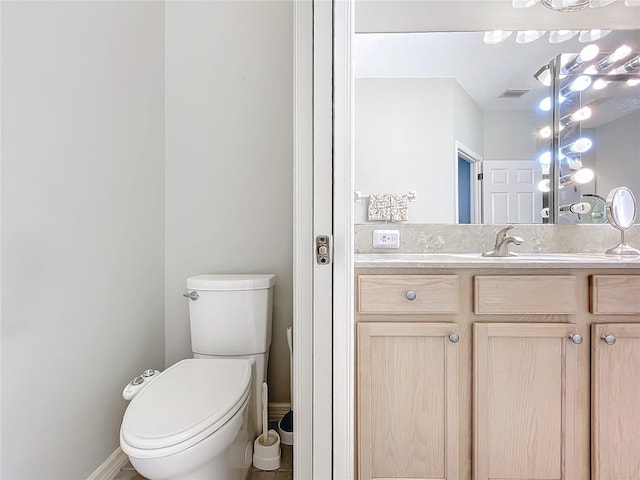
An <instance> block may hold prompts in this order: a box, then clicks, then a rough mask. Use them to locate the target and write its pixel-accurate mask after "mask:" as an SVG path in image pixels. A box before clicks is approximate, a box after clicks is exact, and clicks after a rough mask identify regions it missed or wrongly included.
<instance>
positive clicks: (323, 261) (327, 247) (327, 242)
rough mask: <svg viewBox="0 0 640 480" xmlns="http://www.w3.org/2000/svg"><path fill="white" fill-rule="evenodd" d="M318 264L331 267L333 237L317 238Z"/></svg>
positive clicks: (323, 236) (322, 236) (318, 236)
mask: <svg viewBox="0 0 640 480" xmlns="http://www.w3.org/2000/svg"><path fill="white" fill-rule="evenodd" d="M316 263H317V264H318V265H329V264H330V263H331V236H330V235H317V236H316Z"/></svg>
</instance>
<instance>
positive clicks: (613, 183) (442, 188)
mask: <svg viewBox="0 0 640 480" xmlns="http://www.w3.org/2000/svg"><path fill="white" fill-rule="evenodd" d="M634 14H635V15H639V13H638V12H637V11H634ZM565 15H567V14H565ZM568 15H571V14H568ZM591 30H594V32H592V33H591V35H592V36H591V37H590V38H586V36H587V33H583V34H582V35H580V32H581V31H576V32H575V35H573V36H572V37H571V38H569V39H564V38H561V35H562V34H563V32H562V31H561V30H555V31H554V32H553V38H551V32H549V31H547V32H545V33H544V34H542V37H541V38H539V39H537V40H531V41H527V40H529V39H527V38H525V35H524V34H521V35H520V36H518V33H517V32H515V31H514V32H513V34H512V35H511V36H510V38H507V39H506V40H504V41H500V42H497V43H496V42H495V41H494V40H495V39H492V38H488V37H487V35H486V32H485V31H482V32H423V33H412V32H403V33H391V32H385V33H359V34H356V36H355V40H354V76H355V95H354V96H355V98H354V105H355V107H354V112H355V113H354V124H355V128H354V138H355V181H354V183H355V190H356V192H357V193H356V195H355V197H354V200H355V201H356V208H355V221H356V223H369V222H371V221H372V220H370V218H372V217H371V216H370V208H369V206H370V205H371V204H372V202H377V201H382V202H383V203H384V202H385V201H387V202H388V201H391V202H393V201H394V200H395V201H396V202H397V205H398V206H399V208H400V209H404V212H405V213H406V215H405V216H404V217H403V218H406V219H407V220H408V222H410V223H441V224H442V223H445V224H451V223H495V224H503V223H545V222H548V221H549V220H548V218H545V215H544V210H545V207H548V205H547V201H548V200H547V198H546V196H545V194H544V193H543V192H542V191H541V190H540V189H539V185H540V182H541V180H543V173H544V165H543V163H544V161H545V160H544V157H543V159H542V160H541V159H540V156H541V154H543V153H544V152H545V151H547V150H549V142H550V140H549V138H550V137H549V136H547V135H545V132H544V131H543V134H542V136H541V135H540V132H541V130H542V129H543V127H545V126H549V127H551V126H552V113H553V112H552V111H553V109H552V108H551V109H545V110H544V111H543V110H541V108H540V102H541V100H543V99H544V98H545V97H548V96H549V95H550V87H549V86H548V84H547V85H543V83H542V82H541V81H539V80H538V79H536V78H535V75H536V74H537V73H539V72H540V70H541V68H542V67H544V66H545V65H548V64H549V62H551V61H552V60H553V59H554V58H556V57H557V56H558V55H560V54H574V55H573V57H575V54H578V53H579V52H581V50H582V49H583V48H584V47H585V46H586V45H588V44H590V43H597V44H598V46H599V49H600V52H614V51H615V50H616V49H617V48H618V47H620V45H625V44H626V45H629V46H630V47H631V50H632V52H631V54H630V55H629V58H630V59H631V58H633V57H634V56H637V55H638V51H639V50H640V48H639V47H640V30H637V29H624V30H616V31H611V32H610V33H608V34H606V35H605V36H604V37H603V38H601V39H596V40H595V41H591V40H593V39H594V38H595V37H594V35H598V33H597V32H595V30H596V29H590V30H584V32H591ZM523 32H524V30H523ZM602 33H606V32H600V35H601V34H602ZM529 34H530V35H531V36H533V35H534V34H533V32H530V33H529ZM566 35H571V33H568V34H566ZM581 37H582V38H581ZM566 58H568V59H571V58H572V56H571V55H568V56H567V57H566ZM638 72H640V69H639V70H638ZM538 76H539V75H538ZM577 95H578V96H584V98H585V99H586V98H587V93H586V92H585V93H584V94H583V93H578V94H577ZM588 98H589V100H588V102H589V105H590V107H591V110H592V113H593V114H592V116H591V118H589V119H584V120H583V121H582V123H581V131H582V132H583V136H588V138H589V139H590V140H591V141H592V148H591V149H590V151H589V152H588V153H587V152H585V153H583V155H582V158H581V161H582V163H583V165H584V166H585V167H587V166H588V167H589V168H590V169H591V170H593V172H594V173H595V176H594V179H593V180H592V181H590V182H588V183H586V184H582V185H580V186H579V187H577V186H575V185H567V186H565V185H563V189H565V190H564V193H563V195H562V196H563V198H567V195H566V194H567V193H568V192H569V190H572V191H573V193H574V195H573V196H569V197H571V198H572V201H573V202H574V203H584V204H589V210H590V211H591V212H593V214H591V213H590V214H589V215H587V214H580V211H579V210H578V213H574V212H571V211H567V212H564V213H563V214H562V215H560V217H559V218H556V219H555V221H557V222H558V223H578V222H580V223H599V222H605V221H606V216H605V215H604V200H605V199H606V197H607V195H608V193H609V191H610V190H611V189H612V188H614V187H617V186H626V187H628V188H629V189H630V190H631V191H632V192H634V193H635V194H636V195H639V194H640V134H639V133H638V132H640V85H633V86H632V85H630V84H627V83H625V82H612V83H611V85H610V86H608V87H607V88H605V89H601V90H599V91H598V92H596V93H595V94H594V93H593V91H592V92H591V93H589V94H588ZM541 162H542V163H541ZM479 175H481V178H482V180H477V179H478V176H479ZM380 194H388V195H389V196H390V197H391V199H390V200H389V199H388V198H385V197H384V196H383V198H380V196H379V195H380ZM575 194H577V199H575ZM565 213H566V214H565ZM373 218H379V217H373ZM397 218H402V217H397ZM373 221H374V222H376V223H378V221H379V220H378V221H376V220H373Z"/></svg>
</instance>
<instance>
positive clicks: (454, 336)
mask: <svg viewBox="0 0 640 480" xmlns="http://www.w3.org/2000/svg"><path fill="white" fill-rule="evenodd" d="M449 341H450V342H451V343H458V342H459V341H460V335H458V334H457V333H450V334H449Z"/></svg>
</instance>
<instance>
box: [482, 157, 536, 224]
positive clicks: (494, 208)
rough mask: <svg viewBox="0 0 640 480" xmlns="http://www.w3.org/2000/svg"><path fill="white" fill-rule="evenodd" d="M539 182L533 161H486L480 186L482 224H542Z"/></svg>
mask: <svg viewBox="0 0 640 480" xmlns="http://www.w3.org/2000/svg"><path fill="white" fill-rule="evenodd" d="M540 180H542V173H541V170H540V165H539V164H538V163H537V162H535V161H529V160H519V161H502V160H485V161H484V177H483V185H482V191H483V194H482V204H483V218H484V222H485V223H488V224H505V223H542V216H541V211H542V193H541V192H540V191H539V190H538V183H539V182H540Z"/></svg>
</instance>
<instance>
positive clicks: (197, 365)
mask: <svg viewBox="0 0 640 480" xmlns="http://www.w3.org/2000/svg"><path fill="white" fill-rule="evenodd" d="M250 382H251V362H250V361H249V360H242V359H210V360H209V359H187V360H182V361H180V362H178V363H176V364H175V365H173V366H171V367H170V368H168V369H167V370H165V371H164V372H162V373H161V374H160V376H159V377H158V378H157V379H156V380H154V381H153V383H150V384H149V386H148V387H145V388H144V389H143V390H141V391H140V393H138V394H137V395H136V396H135V397H134V398H133V400H131V403H130V404H129V407H128V408H127V411H126V412H125V414H124V418H123V420H122V430H121V434H122V437H123V439H124V440H125V441H126V443H127V444H128V445H130V446H132V447H135V448H139V449H157V448H165V447H169V446H172V445H176V444H178V443H182V442H185V441H186V440H189V439H190V438H192V437H194V436H195V435H197V434H199V433H200V432H202V431H203V430H205V429H209V430H210V431H211V432H214V431H216V430H217V429H218V428H220V427H221V426H222V425H224V424H225V423H226V422H227V421H228V420H229V419H230V418H231V417H232V416H233V415H234V414H235V413H236V412H237V411H238V410H239V409H240V407H241V406H242V405H243V403H244V401H245V400H246V399H247V397H248V396H249V389H250ZM216 424H218V425H216Z"/></svg>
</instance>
